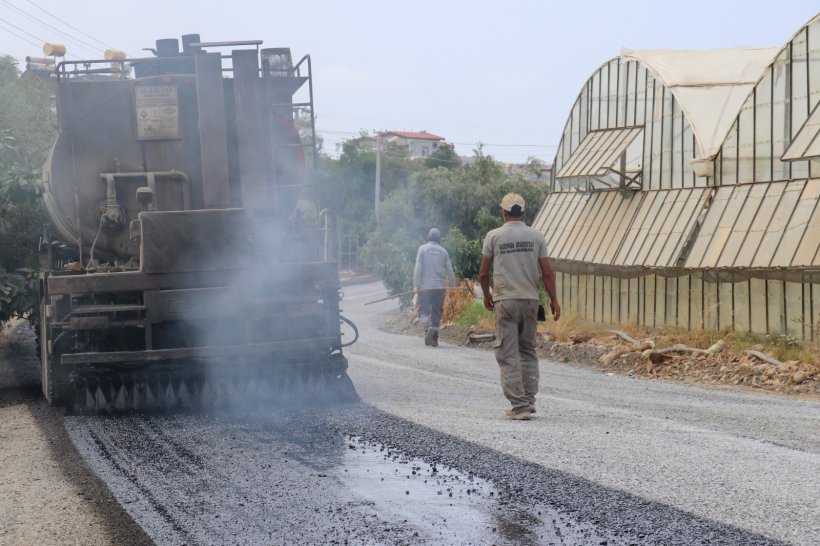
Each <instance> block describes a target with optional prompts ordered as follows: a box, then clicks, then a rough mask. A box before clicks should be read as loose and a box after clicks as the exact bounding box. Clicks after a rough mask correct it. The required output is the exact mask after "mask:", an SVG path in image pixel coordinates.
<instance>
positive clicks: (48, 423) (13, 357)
mask: <svg viewBox="0 0 820 546" xmlns="http://www.w3.org/2000/svg"><path fill="white" fill-rule="evenodd" d="M0 544H15V545H18V544H19V545H28V544H112V545H113V544H117V545H121V544H140V545H141V544H153V542H152V541H151V539H150V538H149V537H148V536H147V535H146V534H145V533H144V532H143V530H142V529H141V528H140V527H139V526H138V525H137V524H136V523H134V521H133V520H132V519H131V517H130V516H128V514H127V513H126V512H125V510H123V508H122V507H121V506H120V505H119V504H118V503H117V501H116V500H115V499H114V497H113V496H112V495H111V493H110V491H109V490H108V488H107V487H106V486H105V484H104V483H103V482H102V481H101V480H100V479H99V478H97V476H96V475H94V474H93V473H92V472H91V471H90V470H89V469H88V468H87V467H86V466H85V464H84V462H83V460H82V458H81V457H80V456H79V454H78V453H77V451H76V449H75V448H74V445H73V444H72V443H71V440H70V439H69V437H68V434H67V433H66V430H65V426H64V423H63V416H62V415H61V414H60V413H59V412H58V411H56V410H55V409H54V408H52V407H50V406H49V405H48V403H47V402H46V401H45V399H44V398H43V396H42V394H41V393H40V368H39V363H38V361H37V358H36V356H35V354H34V334H33V331H32V329H31V328H30V327H29V325H28V324H27V323H25V322H17V323H15V324H13V325H11V326H10V327H9V328H7V329H6V330H5V331H4V332H2V333H0Z"/></svg>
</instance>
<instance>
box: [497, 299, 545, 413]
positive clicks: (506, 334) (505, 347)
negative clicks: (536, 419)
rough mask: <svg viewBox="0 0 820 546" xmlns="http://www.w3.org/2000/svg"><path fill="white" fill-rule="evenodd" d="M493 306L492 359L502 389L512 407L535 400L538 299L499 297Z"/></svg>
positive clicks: (527, 404)
mask: <svg viewBox="0 0 820 546" xmlns="http://www.w3.org/2000/svg"><path fill="white" fill-rule="evenodd" d="M494 307H495V335H496V340H495V343H494V345H493V347H494V348H495V359H496V361H498V366H499V368H500V370H501V389H502V390H503V391H504V396H506V397H507V400H509V401H510V403H511V404H512V407H513V411H519V410H521V411H523V410H524V409H525V408H528V407H529V406H530V405H532V404H535V395H536V394H537V393H538V355H537V354H536V352H535V336H536V325H537V319H538V300H501V301H496V302H494Z"/></svg>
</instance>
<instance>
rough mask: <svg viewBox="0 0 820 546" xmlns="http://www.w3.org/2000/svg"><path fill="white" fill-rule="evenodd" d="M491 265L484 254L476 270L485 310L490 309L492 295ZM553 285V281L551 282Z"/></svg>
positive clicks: (491, 262)
mask: <svg viewBox="0 0 820 546" xmlns="http://www.w3.org/2000/svg"><path fill="white" fill-rule="evenodd" d="M492 265H493V259H492V257H491V256H484V257H483V258H481V268H480V269H479V270H478V281H479V282H480V283H481V292H483V293H484V308H485V309H487V311H492V310H493V308H494V306H493V297H492V295H491V294H490V266H492ZM553 286H555V283H554V282H553Z"/></svg>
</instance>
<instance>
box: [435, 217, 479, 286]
mask: <svg viewBox="0 0 820 546" xmlns="http://www.w3.org/2000/svg"><path fill="white" fill-rule="evenodd" d="M441 244H442V245H443V246H444V248H446V249H447V252H448V253H449V254H450V260H451V261H452V262H453V269H454V270H455V271H456V275H458V276H459V277H461V278H463V279H475V278H477V277H478V268H479V266H480V265H481V255H482V254H481V246H482V241H480V240H478V239H467V237H465V236H464V234H463V233H462V232H461V230H460V229H459V228H458V226H453V227H452V228H450V231H449V232H447V235H445V236H444V239H443V240H442V241H441Z"/></svg>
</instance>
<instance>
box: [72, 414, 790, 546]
mask: <svg viewBox="0 0 820 546" xmlns="http://www.w3.org/2000/svg"><path fill="white" fill-rule="evenodd" d="M66 422H67V428H68V430H69V434H70V436H71V438H72V440H73V442H74V443H75V445H76V446H77V448H78V450H79V451H80V452H81V453H82V454H83V456H84V457H85V459H86V461H87V462H88V464H89V465H90V466H91V467H92V468H93V469H94V471H95V472H96V473H97V474H98V475H99V476H100V477H101V478H102V479H103V480H104V481H105V482H106V483H107V484H108V487H109V488H110V489H111V491H112V492H113V493H114V495H115V496H116V497H117V499H118V501H119V502H120V503H121V504H122V505H123V506H124V507H125V508H126V510H127V511H128V513H129V514H130V515H131V516H132V517H133V518H134V520H135V521H137V522H138V523H139V524H140V525H141V526H142V528H143V529H144V530H145V531H146V532H147V533H148V534H149V535H150V536H151V537H152V538H153V539H154V540H155V541H156V542H157V543H158V544H182V543H187V544H228V543H230V544H516V545H518V544H699V543H701V544H773V543H774V542H772V541H770V540H768V539H766V538H764V537H760V536H758V535H752V534H749V533H747V532H744V531H742V530H739V529H736V528H733V527H729V526H726V525H722V524H720V523H716V522H713V521H709V520H705V519H702V518H698V517H696V516H692V515H689V514H686V513H683V512H680V511H678V510H675V509H673V508H670V507H667V506H664V505H659V504H657V503H652V502H649V501H646V500H645V499H641V498H638V497H635V496H632V495H629V494H626V493H621V492H618V491H613V490H609V489H606V488H602V487H600V486H597V485H596V484H594V483H592V482H589V481H586V480H582V479H580V478H577V477H573V476H570V475H567V474H564V473H561V472H557V471H554V470H550V469H547V468H544V467H541V466H538V465H535V464H532V463H528V462H525V461H522V460H519V459H516V458H513V457H510V456H508V455H504V454H502V453H499V452H497V451H494V450H492V449H489V448H485V447H482V446H478V445H476V444H472V443H470V442H466V441H463V440H460V439H458V438H454V437H451V436H447V435H444V434H441V433H438V432H436V431H433V430H431V429H429V428H426V427H421V426H418V425H415V424H413V423H411V422H409V421H405V420H403V419H400V418H397V417H395V416H392V415H389V414H386V413H384V412H381V411H379V410H376V409H374V408H372V407H369V406H365V405H349V406H340V407H338V408H334V409H331V410H313V411H308V412H304V411H290V412H281V411H273V410H271V411H259V412H254V413H247V412H244V413H241V414H235V415H229V414H200V415H176V416H144V415H143V416H139V415H134V416H120V417H79V416H78V417H69V418H67V419H66ZM526 425H527V423H521V426H522V427H526Z"/></svg>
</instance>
